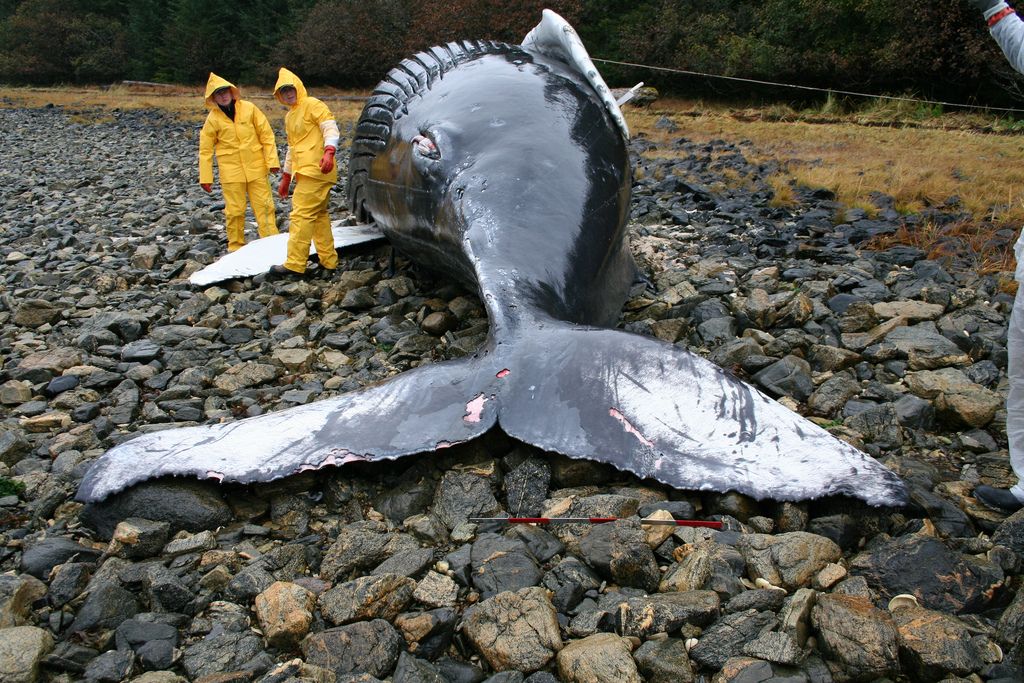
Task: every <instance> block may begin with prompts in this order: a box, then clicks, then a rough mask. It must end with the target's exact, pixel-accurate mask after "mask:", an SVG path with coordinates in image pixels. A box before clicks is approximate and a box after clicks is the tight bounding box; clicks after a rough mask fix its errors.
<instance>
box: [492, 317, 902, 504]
mask: <svg viewBox="0 0 1024 683" xmlns="http://www.w3.org/2000/svg"><path fill="white" fill-rule="evenodd" d="M526 336H528V337H529V338H528V339H527V340H525V341H524V342H523V343H522V344H521V345H518V346H517V348H516V349H515V351H514V352H513V353H514V360H511V361H508V362H509V366H508V367H509V376H508V377H507V378H506V380H505V381H506V382H509V385H508V386H507V387H506V390H505V391H504V392H503V393H502V406H501V414H500V417H499V422H500V425H501V427H502V429H503V430H504V431H505V432H507V433H508V434H509V435H510V436H513V437H515V438H517V439H520V440H522V441H525V442H527V443H530V444H533V445H536V446H538V447H540V448H544V449H547V450H552V451H557V452H559V453H562V454H564V455H567V456H570V457H575V458H587V459H593V460H598V461H602V462H606V463H610V464H611V465H613V466H615V467H617V468H619V469H622V470H627V471H630V472H633V473H634V474H636V475H638V476H640V477H650V478H652V479H656V480H658V481H660V482H663V483H665V484H669V485H671V486H674V487H676V488H681V489H697V490H711V491H721V492H724V491H729V490H732V491H738V492H740V493H744V494H747V495H750V496H753V497H755V498H758V499H761V498H773V499H778V500H803V499H812V498H818V497H821V496H825V495H831V494H844V495H849V496H855V497H857V498H861V499H863V500H864V501H866V502H868V503H870V504H872V505H898V504H902V503H903V502H905V500H906V490H905V487H904V485H903V483H902V482H901V481H900V479H899V478H898V477H897V476H896V475H895V474H894V473H892V472H891V471H890V470H888V469H886V468H885V467H884V466H882V465H881V464H879V463H878V462H876V461H875V460H874V459H873V458H871V457H870V456H868V455H866V454H864V453H862V452H860V451H858V450H857V449H855V448H853V447H852V446H850V445H849V444H847V443H845V442H843V441H840V440H839V439H836V438H835V437H833V436H832V435H831V434H829V433H828V432H826V431H825V430H823V429H821V428H820V427H818V426H817V425H815V424H813V423H811V422H809V421H808V420H806V419H804V418H803V417H801V416H800V415H797V414H796V413H794V412H792V411H791V410H789V409H787V408H786V407H784V406H782V405H781V404H779V403H777V402H776V401H773V400H771V399H770V398H768V397H766V396H764V395H763V394H761V393H760V392H759V391H757V390H756V389H755V388H753V387H752V386H750V385H748V384H746V383H744V382H742V381H740V380H739V379H737V378H735V377H733V376H732V375H729V374H728V373H726V372H725V371H723V370H722V369H721V368H719V367H717V366H715V365H713V364H712V363H710V362H708V361H705V360H704V359H702V358H700V357H699V356H696V355H694V354H692V353H690V352H689V351H686V350H685V349H682V348H680V347H676V346H672V345H671V344H667V343H664V342H660V341H658V340H654V339H650V338H647V337H640V336H637V335H632V334H629V333H625V332H618V331H614V330H599V329H588V328H570V327H567V326H559V325H555V326H550V325H549V326H547V327H545V329H544V330H543V331H540V332H538V333H536V334H533V333H531V334H530V335H526Z"/></svg>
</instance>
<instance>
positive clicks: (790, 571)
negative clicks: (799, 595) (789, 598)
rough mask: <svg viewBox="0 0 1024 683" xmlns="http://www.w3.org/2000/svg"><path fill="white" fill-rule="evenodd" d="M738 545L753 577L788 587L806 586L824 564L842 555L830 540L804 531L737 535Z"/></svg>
mask: <svg viewBox="0 0 1024 683" xmlns="http://www.w3.org/2000/svg"><path fill="white" fill-rule="evenodd" d="M737 548H738V549H739V551H740V552H741V553H742V554H743V557H744V559H745V560H746V562H747V571H748V573H749V574H750V576H751V577H752V578H754V579H757V578H764V579H766V580H767V581H768V582H769V583H771V584H772V585H773V586H780V587H782V588H785V589H787V590H795V589H797V588H801V587H803V586H806V585H809V584H810V582H811V579H812V578H813V577H814V575H815V574H816V573H818V572H819V571H821V569H822V568H823V567H824V566H825V565H827V564H828V563H830V562H836V561H838V560H839V558H841V557H842V556H843V553H842V550H841V549H840V548H839V546H838V545H836V544H835V543H834V542H832V541H831V540H829V539H827V538H825V537H823V536H817V535H815V534H810V533H807V532H803V531H794V532H792V533H788V534H779V535H777V536H768V535H765V534H748V535H745V536H742V537H741V538H740V541H739V543H737Z"/></svg>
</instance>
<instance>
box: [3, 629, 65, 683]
mask: <svg viewBox="0 0 1024 683" xmlns="http://www.w3.org/2000/svg"><path fill="white" fill-rule="evenodd" d="M2 633H3V637H2V638H0V681H4V683H35V681H36V680H38V678H39V665H40V663H41V662H42V660H43V657H45V656H46V654H47V653H49V652H50V650H52V649H53V637H52V636H51V635H50V634H49V633H48V632H46V631H44V630H43V629H41V628H36V627H35V626H14V627H12V628H5V629H3V631H2Z"/></svg>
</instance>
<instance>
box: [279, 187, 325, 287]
mask: <svg viewBox="0 0 1024 683" xmlns="http://www.w3.org/2000/svg"><path fill="white" fill-rule="evenodd" d="M294 182H295V190H294V192H293V193H292V212H291V214H290V216H289V220H290V227H289V228H288V258H286V259H285V261H284V267H285V268H287V269H288V270H291V271H294V272H296V273H304V272H306V261H307V260H308V259H309V243H310V242H311V241H312V243H313V245H314V246H315V247H316V253H317V256H318V257H319V258H320V266H321V267H322V268H327V269H328V270H334V269H335V268H337V267H338V252H337V251H335V249H334V235H333V234H331V220H330V218H329V217H328V215H327V200H328V198H329V196H330V193H331V187H332V186H333V185H334V182H333V181H328V182H324V181H322V180H319V179H317V178H309V177H306V176H304V175H297V176H295V179H294Z"/></svg>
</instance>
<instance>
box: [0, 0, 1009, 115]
mask: <svg viewBox="0 0 1024 683" xmlns="http://www.w3.org/2000/svg"><path fill="white" fill-rule="evenodd" d="M544 7H549V8H551V9H553V10H555V11H557V12H559V13H560V14H562V15H563V16H564V17H565V18H566V19H568V20H569V21H570V23H572V24H573V25H574V26H575V27H576V29H577V30H578V31H579V33H580V35H581V36H582V38H583V40H584V42H585V43H586V45H587V47H588V49H589V50H590V52H591V55H593V56H595V57H602V58H605V59H609V60H615V61H619V62H629V63H638V64H646V65H655V66H659V67H665V68H670V69H680V70H685V71H691V72H700V73H710V74H720V75H726V76H734V77H739V78H750V79H760V80H771V81H782V82H786V83H793V84H797V85H804V86H811V87H820V88H831V89H839V90H854V91H870V92H879V93H881V92H886V93H907V92H909V93H913V94H916V95H919V96H922V97H930V98H936V97H937V98H944V99H956V100H958V101H978V102H982V103H986V104H1008V103H1009V104H1012V103H1019V100H1020V97H1019V94H1018V91H1017V87H1018V85H1019V83H1020V81H1019V79H1018V77H1017V76H1016V75H1015V74H1014V73H1013V72H1012V71H1011V70H1010V69H1009V67H1008V66H1007V65H1006V62H1005V60H1004V59H1003V58H1002V57H1001V55H999V53H998V50H997V48H996V47H995V46H994V44H993V41H991V39H990V38H989V37H988V35H987V31H986V29H985V26H984V22H983V21H982V19H981V17H980V15H979V13H978V12H977V11H976V10H974V9H972V8H971V7H970V6H969V5H968V4H967V2H965V1H964V0H953V1H951V2H948V3H936V2H933V1H926V0H447V1H441V0H416V1H415V2H414V1H413V0H286V1H282V0H241V1H239V2H233V3H216V2H213V3H211V2H208V0H0V45H2V46H3V48H2V51H0V81H2V82H6V83H11V84H54V83H94V84H95V83H111V82H115V81H119V80H124V79H131V80H146V81H163V82H169V83H184V84H192V83H201V82H203V81H204V80H205V78H206V76H207V74H208V72H210V71H216V72H217V73H219V74H221V75H223V76H224V77H226V78H228V79H230V80H234V81H237V82H240V83H245V84H267V83H270V82H271V81H272V80H273V78H274V74H275V73H276V70H277V67H278V66H281V65H287V66H288V67H289V68H292V69H293V70H295V71H296V72H297V73H299V74H300V75H301V76H303V78H304V79H306V80H307V81H308V82H309V83H310V84H311V85H332V86H338V87H365V86H370V85H373V84H374V83H376V82H377V81H378V80H380V78H381V77H382V76H383V75H384V74H385V73H386V72H387V70H388V69H389V68H390V67H391V66H393V65H394V64H395V63H397V62H398V61H399V60H400V59H401V58H403V57H404V56H407V55H408V54H411V53H413V52H415V51H416V50H420V49H423V48H426V47H429V46H431V45H436V44H439V43H444V42H447V41H450V40H457V39H462V38H488V39H493V40H501V41H506V42H515V43H518V42H519V41H520V40H521V39H522V37H523V36H524V35H525V33H526V32H527V31H528V30H529V29H530V28H532V27H533V26H534V25H535V24H536V23H537V21H538V20H539V18H540V12H541V9H542V8H544ZM601 69H602V71H603V72H604V74H605V76H606V80H608V81H609V82H610V83H611V84H613V85H626V84H631V83H632V82H635V81H638V80H644V81H647V82H649V83H651V84H653V85H656V86H658V87H660V88H662V89H663V90H668V91H673V92H679V93H681V94H699V95H705V96H707V95H719V96H723V97H733V96H741V97H749V96H756V97H758V98H784V99H793V97H794V95H793V91H776V90H773V89H772V88H770V87H763V86H752V85H750V84H746V83H736V82H728V81H721V80H714V79H708V78H704V77H699V76H693V75H684V74H675V73H670V72H664V71H662V72H655V71H650V70H647V69H640V68H632V67H622V66H616V65H608V64H601Z"/></svg>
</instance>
